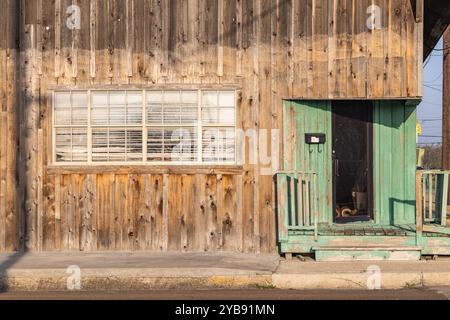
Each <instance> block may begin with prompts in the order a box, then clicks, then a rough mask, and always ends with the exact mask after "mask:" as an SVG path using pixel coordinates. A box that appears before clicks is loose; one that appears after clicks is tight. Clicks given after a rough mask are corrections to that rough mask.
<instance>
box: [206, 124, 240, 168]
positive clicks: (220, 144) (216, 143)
mask: <svg viewBox="0 0 450 320" xmlns="http://www.w3.org/2000/svg"><path fill="white" fill-rule="evenodd" d="M202 140H203V141H202V144H203V161H205V162H222V161H225V162H231V161H234V160H235V140H236V139H235V130H234V128H209V129H207V130H204V131H203V139H202Z"/></svg>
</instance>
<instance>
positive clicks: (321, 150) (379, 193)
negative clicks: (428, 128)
mask: <svg viewBox="0 0 450 320" xmlns="http://www.w3.org/2000/svg"><path fill="white" fill-rule="evenodd" d="M353 102H355V101H353ZM373 103H374V117H373V119H374V125H373V130H374V134H373V139H374V141H373V146H374V147H373V148H374V150H373V155H374V158H373V168H374V188H373V189H374V202H375V203H374V215H375V221H374V223H376V224H379V225H402V224H414V223H415V172H416V104H411V103H407V102H406V101H400V100H395V101H374V102H373ZM331 106H332V101H285V102H284V112H283V121H284V143H283V166H284V167H283V169H284V170H285V171H303V172H314V173H317V174H318V190H319V210H320V212H319V214H320V219H319V222H320V223H328V224H332V223H333V221H334V213H333V194H332V192H333V191H332V190H333V185H332V183H333V176H332V175H333V170H332V108H331ZM306 133H324V134H326V136H327V141H326V143H325V144H324V145H308V144H306V142H305V134H306ZM371 223H372V222H371Z"/></svg>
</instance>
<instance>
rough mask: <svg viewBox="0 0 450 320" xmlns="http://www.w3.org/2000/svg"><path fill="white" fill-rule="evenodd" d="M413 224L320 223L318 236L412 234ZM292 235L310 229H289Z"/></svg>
mask: <svg viewBox="0 0 450 320" xmlns="http://www.w3.org/2000/svg"><path fill="white" fill-rule="evenodd" d="M415 228H416V227H415V225H398V226H381V225H367V224H345V225H344V224H333V225H328V224H320V225H319V230H318V234H319V236H391V237H398V236H414V235H415ZM289 233H290V234H292V235H310V234H312V233H313V232H312V231H302V230H299V231H297V230H296V231H289Z"/></svg>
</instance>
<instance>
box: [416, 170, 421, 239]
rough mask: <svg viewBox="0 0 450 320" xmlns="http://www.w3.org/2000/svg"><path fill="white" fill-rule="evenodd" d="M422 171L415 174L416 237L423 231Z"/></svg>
mask: <svg viewBox="0 0 450 320" xmlns="http://www.w3.org/2000/svg"><path fill="white" fill-rule="evenodd" d="M422 196H423V190H422V173H421V172H417V174H416V232H417V238H418V239H419V238H420V237H421V236H422V231H423V206H422Z"/></svg>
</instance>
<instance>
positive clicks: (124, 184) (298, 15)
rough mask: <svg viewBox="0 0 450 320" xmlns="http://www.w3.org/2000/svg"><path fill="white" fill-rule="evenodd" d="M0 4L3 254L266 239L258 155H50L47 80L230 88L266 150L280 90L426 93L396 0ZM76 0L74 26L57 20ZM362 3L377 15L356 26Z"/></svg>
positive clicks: (243, 247)
mask: <svg viewBox="0 0 450 320" xmlns="http://www.w3.org/2000/svg"><path fill="white" fill-rule="evenodd" d="M25 3H26V5H25ZM1 4H2V5H4V6H3V7H4V10H2V11H1V12H0V32H1V34H2V35H6V37H1V38H0V106H1V109H0V112H1V113H0V251H2V252H3V251H15V250H18V249H20V248H21V247H23V246H26V247H27V248H28V249H29V250H31V251H53V250H84V251H95V250H152V251H166V250H171V251H217V250H223V251H228V250H230V251H243V252H275V251H276V232H275V231H276V230H275V212H274V210H275V205H274V203H275V189H274V184H273V179H272V176H271V175H270V174H268V175H266V174H264V173H263V172H264V171H265V170H264V169H268V167H270V165H268V164H267V163H266V162H265V161H261V159H259V157H258V156H259V155H258V156H256V157H255V159H256V158H258V159H256V160H258V161H255V162H254V163H250V162H249V161H248V160H249V159H247V161H246V162H245V163H244V164H243V165H239V166H234V167H220V166H218V167H193V168H186V167H179V168H173V167H170V166H167V167H139V166H136V167H126V166H124V167H117V168H116V167H89V168H86V167H84V168H83V167H80V168H67V167H66V168H55V167H54V166H52V165H53V164H52V159H51V155H52V152H51V151H52V150H51V145H52V123H51V119H52V118H51V117H52V112H51V106H52V101H51V98H52V90H53V89H62V88H64V89H71V88H94V87H95V88H99V87H102V86H110V88H118V87H121V88H136V87H139V88H165V87H166V88H167V87H170V88H175V87H176V88H188V87H189V88H198V87H200V86H202V87H204V88H210V89H214V90H217V89H221V88H234V89H237V96H238V103H237V127H238V129H243V130H246V131H247V132H248V130H254V132H255V133H256V136H255V138H256V141H257V142H259V141H264V140H266V141H265V142H269V143H268V145H269V147H268V148H267V150H266V151H267V154H265V155H262V158H263V160H266V159H267V157H268V155H270V154H271V153H272V150H276V149H275V147H276V145H275V144H276V142H274V141H272V140H271V138H270V135H271V131H270V130H273V129H278V130H280V131H281V132H282V133H284V132H287V130H285V128H283V100H286V99H310V100H313V99H334V98H339V99H390V98H391V99H394V98H395V99H408V98H417V97H420V96H421V94H422V91H421V90H422V89H421V86H422V83H421V82H422V74H421V69H422V52H421V51H422V48H423V46H422V39H421V38H422V35H423V23H422V22H421V21H420V20H419V21H416V20H415V18H414V14H413V10H412V9H411V6H410V1H407V0H302V1H300V0H248V1H247V0H246V1H244V0H236V1H234V0H170V1H169V0H167V1H160V0H36V1H25V0H21V1H17V0H2V1H1ZM72 4H75V5H78V6H79V7H80V9H81V29H79V30H70V29H68V28H67V25H66V22H67V18H68V15H67V7H68V6H69V5H72ZM370 5H378V6H379V7H380V8H381V9H382V17H381V28H380V29H375V30H369V29H368V28H367V19H368V17H369V16H368V13H367V8H368V6H370ZM19 39H20V41H21V42H20V43H19ZM19 44H20V48H21V49H20V50H19ZM285 124H286V125H287V123H285ZM289 124H290V125H292V126H297V125H301V124H302V123H301V121H300V120H299V121H298V123H297V122H293V123H291V122H289ZM260 129H265V130H268V131H267V135H264V134H262V133H261V131H260ZM405 130H408V128H405ZM246 140H247V145H246V146H245V150H246V154H247V155H249V154H250V153H251V152H253V150H256V152H257V153H258V154H259V153H260V151H261V148H260V147H259V146H258V145H259V144H257V146H256V149H253V148H252V146H251V143H250V141H249V140H250V139H248V138H247V139H246ZM284 140H285V141H286V143H285V145H284V146H283V148H284V150H286V149H288V148H289V147H290V145H289V143H290V141H289V140H288V139H286V138H285V139H284ZM283 148H281V147H280V156H279V159H281V149H283ZM252 156H255V155H254V154H252ZM298 156H299V157H306V156H304V155H298ZM247 158H248V157H247ZM307 161H309V159H305V164H304V165H305V167H307V166H308V165H309V164H308V163H306V162H307Z"/></svg>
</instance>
